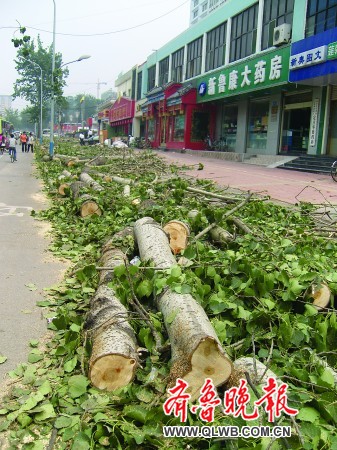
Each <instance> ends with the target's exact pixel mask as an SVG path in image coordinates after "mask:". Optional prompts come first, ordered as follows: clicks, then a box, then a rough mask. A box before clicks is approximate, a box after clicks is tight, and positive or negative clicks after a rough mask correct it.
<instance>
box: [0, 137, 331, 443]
mask: <svg viewBox="0 0 337 450" xmlns="http://www.w3.org/2000/svg"><path fill="white" fill-rule="evenodd" d="M41 156H43V155H41ZM45 159H47V158H45ZM38 166H39V170H40V174H41V177H42V178H43V180H44V183H45V189H46V192H48V194H49V195H50V197H51V198H52V199H53V205H52V206H51V208H50V209H49V210H47V211H44V212H42V213H40V215H39V216H40V218H43V219H47V220H50V221H51V222H52V224H53V227H54V233H53V234H54V236H55V241H54V242H53V244H52V250H53V252H54V254H55V255H58V256H62V257H66V258H69V259H70V260H71V261H72V262H73V265H72V268H71V270H70V272H69V273H68V274H67V276H66V278H65V280H64V281H63V283H61V285H60V286H57V287H53V288H51V290H50V296H49V298H48V300H46V302H44V303H43V306H45V307H46V306H48V308H49V312H48V313H47V315H48V316H51V317H53V319H52V320H51V321H50V324H49V328H50V329H51V330H53V331H54V332H55V335H54V337H53V339H52V340H51V341H50V343H49V344H48V357H46V355H45V353H44V350H43V349H41V350H40V349H33V351H32V355H33V356H31V357H30V360H31V361H32V364H31V365H29V364H28V365H21V366H20V367H19V368H18V369H17V370H16V371H15V373H13V374H12V376H13V377H15V376H17V377H19V378H20V379H21V380H22V379H23V380H25V383H28V386H29V388H28V389H27V388H22V387H21V386H20V387H17V388H15V389H14V391H13V393H12V394H11V396H9V397H8V400H7V404H8V405H9V408H10V409H7V410H6V412H5V413H3V415H4V420H3V421H2V423H1V425H0V426H1V428H2V429H3V430H7V429H8V430H10V431H11V443H12V445H18V444H21V443H22V440H24V439H26V440H27V439H28V437H29V436H31V435H32V434H34V433H35V436H36V437H35V441H36V442H40V441H41V443H42V444H45V443H46V442H47V444H48V445H49V446H51V445H52V446H51V447H50V448H59V449H61V448H62V449H63V448H64V449H65V448H69V445H70V446H71V447H73V448H77V447H76V446H79V447H78V448H97V449H98V448H130V449H131V448H134V447H135V446H140V447H141V448H144V449H145V448H163V447H165V446H169V447H170V448H175V449H180V448H185V447H186V446H187V445H188V446H189V448H196V449H200V448H214V449H216V448H231V449H232V448H238V449H239V448H253V447H256V446H257V447H258V448H269V449H274V448H275V449H278V448H294V449H303V448H308V449H311V448H313V449H314V448H322V449H323V448H327V447H325V446H327V445H328V446H330V448H333V446H334V445H335V443H336V440H337V435H336V417H337V414H336V413H337V411H336V406H335V403H336V400H337V391H336V382H337V376H336V373H335V369H334V368H335V366H336V362H337V354H336V351H335V348H334V346H335V335H336V330H337V321H336V311H335V309H334V295H335V294H336V292H337V277H336V268H337V267H336V266H337V264H336V261H335V255H336V250H337V248H336V247H337V246H336V244H335V242H334V241H333V240H327V239H325V237H324V236H319V235H315V234H312V233H310V231H312V229H313V227H314V225H315V218H314V216H313V214H314V212H315V210H316V209H317V207H316V206H315V207H314V206H311V205H308V204H300V205H299V207H298V208H296V209H289V208H283V207H280V206H279V205H274V204H273V203H271V202H270V201H267V199H266V198H261V197H259V196H258V195H255V194H254V195H251V194H249V193H246V192H242V193H238V192H237V191H236V192H235V193H233V192H231V190H230V189H227V190H220V189H219V188H217V186H216V185H214V184H210V183H209V182H208V181H207V182H206V181H200V180H199V181H197V182H193V180H191V179H186V177H185V176H183V175H182V174H181V173H180V172H179V169H178V168H177V167H174V166H167V165H165V164H164V163H163V161H162V160H161V159H160V158H159V157H158V156H157V155H156V154H155V153H154V152H134V151H131V150H126V151H125V152H124V153H120V151H113V152H111V151H110V149H109V152H105V153H103V152H102V148H100V147H96V148H90V147H87V148H85V149H83V148H79V146H76V147H74V148H73V147H72V146H70V145H69V144H65V145H64V147H63V148H62V146H60V148H59V149H58V152H57V154H56V155H55V158H54V160H53V161H45V162H42V159H41V162H39V163H38ZM61 185H62V189H60V187H61ZM89 201H90V202H94V203H95V206H92V207H90V208H87V213H82V206H83V204H84V203H85V202H89ZM92 205H93V203H92ZM41 306H42V305H41ZM40 356H41V357H40ZM33 360H34V361H33ZM31 366H33V369H32V367H31ZM37 375H38V376H37ZM208 378H209V379H211V380H212V381H213V384H214V388H216V393H217V396H218V398H220V399H221V400H223V399H224V398H226V392H227V393H228V392H233V391H232V390H231V389H232V388H233V387H235V388H238V386H239V385H240V382H241V381H240V380H245V381H246V382H247V386H248V388H249V394H250V403H248V404H247V411H248V413H252V411H253V406H254V401H257V400H258V399H259V398H261V397H262V396H263V395H264V394H265V391H264V390H263V388H264V387H265V386H266V383H267V382H268V379H271V378H272V379H275V380H276V382H277V383H279V385H281V384H282V383H287V385H288V391H287V394H288V405H289V407H291V408H293V409H297V410H298V411H299V413H298V414H297V415H296V416H292V415H287V414H283V415H281V416H280V417H274V419H275V420H274V423H270V420H269V421H268V419H270V417H269V416H268V414H267V413H268V411H267V412H265V411H263V410H261V411H260V418H259V419H256V420H255V421H253V422H252V421H249V420H245V419H244V418H242V417H240V414H237V415H235V414H233V411H232V413H230V412H228V411H226V405H223V403H224V402H222V403H221V405H218V406H217V407H216V408H215V411H214V417H213V419H214V420H213V423H212V424H213V425H231V426H238V427H242V426H243V425H261V424H263V425H271V426H273V425H276V424H278V425H280V424H282V425H287V426H289V427H290V428H291V432H292V435H291V436H290V437H289V436H288V437H286V438H283V439H275V438H274V437H272V436H269V437H267V438H262V439H257V438H250V439H244V438H236V439H226V440H225V441H222V440H220V441H219V440H217V439H213V440H209V439H202V438H200V437H197V438H193V439H184V438H181V439H179V440H176V439H165V440H164V438H163V435H162V427H163V426H164V425H168V424H169V425H179V424H180V420H179V419H180V418H179V417H174V415H173V414H172V415H171V416H167V415H166V414H165V412H164V410H163V404H164V402H165V400H166V399H167V392H168V389H171V388H172V387H174V386H175V384H176V383H177V380H178V379H184V380H185V381H186V382H188V384H189V386H190V392H189V393H190V397H191V399H190V400H191V402H194V403H195V402H198V399H199V400H200V398H199V397H200V395H201V394H200V389H201V388H202V387H203V386H204V383H205V380H207V379H208ZM26 386H27V384H26ZM48 386H49V387H48ZM19 393H21V394H20V396H19V395H18V394H19ZM19 398H20V401H19ZM31 398H33V399H34V401H31V400H30V399H31ZM237 408H239V405H237ZM234 409H235V406H234ZM194 411H195V410H194ZM42 424H43V426H42ZM186 424H188V425H197V426H200V427H201V426H203V425H205V421H203V419H202V416H200V414H199V415H198V414H192V413H189V414H188V417H187V422H186ZM37 430H39V432H38V431H37ZM38 433H40V434H38ZM42 448H43V447H42ZM328 448H329V447H328Z"/></svg>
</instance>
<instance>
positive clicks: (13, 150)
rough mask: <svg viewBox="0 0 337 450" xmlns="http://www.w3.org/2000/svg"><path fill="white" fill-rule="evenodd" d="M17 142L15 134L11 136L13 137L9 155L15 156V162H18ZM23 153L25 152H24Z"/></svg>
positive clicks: (10, 139)
mask: <svg viewBox="0 0 337 450" xmlns="http://www.w3.org/2000/svg"><path fill="white" fill-rule="evenodd" d="M17 144H18V143H17V140H16V139H15V137H14V134H13V133H12V134H11V137H10V138H9V154H11V153H12V152H13V155H14V161H17V159H16V146H17ZM22 151H23V150H22Z"/></svg>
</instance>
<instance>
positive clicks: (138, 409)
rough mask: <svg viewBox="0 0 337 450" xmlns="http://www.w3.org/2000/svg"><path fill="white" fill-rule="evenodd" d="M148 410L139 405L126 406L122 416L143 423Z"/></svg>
mask: <svg viewBox="0 0 337 450" xmlns="http://www.w3.org/2000/svg"><path fill="white" fill-rule="evenodd" d="M148 412H149V410H148V409H146V408H144V407H143V406H140V405H127V406H125V407H124V409H123V415H124V416H127V417H130V418H131V419H134V420H136V421H137V422H141V423H145V422H146V416H147V414H148Z"/></svg>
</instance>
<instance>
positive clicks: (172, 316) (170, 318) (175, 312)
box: [166, 310, 179, 325]
mask: <svg viewBox="0 0 337 450" xmlns="http://www.w3.org/2000/svg"><path fill="white" fill-rule="evenodd" d="M178 313H179V311H178V310H172V311H171V312H170V314H169V315H168V316H167V317H166V323H167V324H168V325H171V323H172V322H173V321H174V319H175V318H176V317H177V315H178Z"/></svg>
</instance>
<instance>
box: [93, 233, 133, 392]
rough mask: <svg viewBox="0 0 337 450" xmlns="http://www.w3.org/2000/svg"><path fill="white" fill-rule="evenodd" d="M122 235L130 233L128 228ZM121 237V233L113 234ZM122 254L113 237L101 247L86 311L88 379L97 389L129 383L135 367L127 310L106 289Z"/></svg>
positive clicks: (114, 294)
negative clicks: (95, 285)
mask: <svg viewBox="0 0 337 450" xmlns="http://www.w3.org/2000/svg"><path fill="white" fill-rule="evenodd" d="M125 232H126V233H129V234H130V233H132V230H131V229H130V228H128V229H126V230H125ZM115 236H116V237H117V238H118V237H119V236H123V232H120V233H117V234H116V235H115ZM125 259H126V256H125V254H124V253H123V252H122V251H121V250H120V249H118V248H116V247H115V246H114V238H112V239H110V240H109V241H108V242H106V243H105V245H104V246H103V248H102V256H101V259H100V264H102V265H104V266H105V270H102V271H101V272H100V274H99V287H98V289H97V291H96V294H95V296H94V297H93V298H92V300H91V301H90V312H89V314H88V316H87V319H86V326H85V328H86V329H88V330H89V336H90V337H91V339H92V343H93V345H92V354H91V357H90V361H89V378H90V380H91V382H92V384H93V385H94V386H95V387H97V388H99V389H106V390H108V391H113V390H115V389H119V388H121V387H124V386H126V385H127V384H129V383H130V382H131V381H132V380H133V379H134V376H135V371H136V369H137V367H138V365H139V358H138V353H137V341H136V337H135V333H134V331H133V329H132V327H131V325H130V324H129V323H128V311H127V309H126V308H125V307H124V306H123V305H122V303H121V302H120V300H119V299H118V298H117V296H116V293H115V291H114V290H113V289H112V288H111V287H108V286H107V283H110V282H111V281H113V277H114V274H113V270H114V268H115V267H117V266H119V265H121V264H124V261H125Z"/></svg>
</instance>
